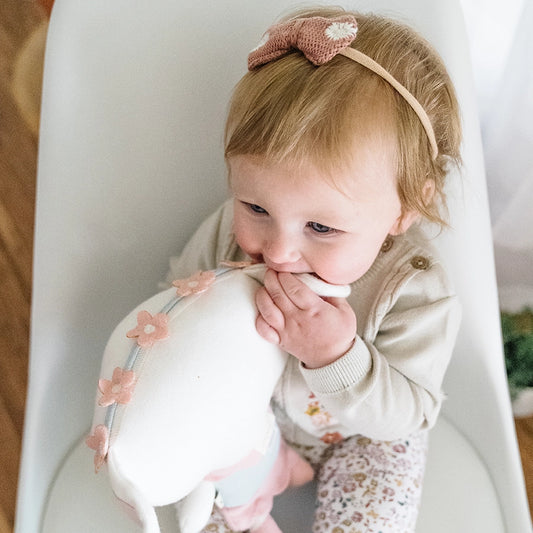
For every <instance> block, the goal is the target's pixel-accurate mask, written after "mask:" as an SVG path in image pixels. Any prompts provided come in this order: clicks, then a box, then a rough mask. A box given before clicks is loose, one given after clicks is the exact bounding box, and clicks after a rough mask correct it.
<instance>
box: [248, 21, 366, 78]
mask: <svg viewBox="0 0 533 533" xmlns="http://www.w3.org/2000/svg"><path fill="white" fill-rule="evenodd" d="M356 35H357V21H356V20H355V17H353V16H352V15H345V16H341V17H336V18H331V19H328V18H323V17H309V18H298V19H293V20H289V21H287V22H281V23H279V24H276V25H274V26H272V27H271V28H270V29H269V30H268V31H267V33H266V34H265V35H264V36H263V40H262V41H261V43H260V44H259V45H258V46H257V47H256V48H254V49H253V50H252V51H251V52H250V55H249V56H248V68H249V70H253V69H254V68H257V67H259V66H261V65H264V64H265V63H268V62H270V61H272V60H274V59H278V58H280V57H282V56H284V55H287V54H288V53H289V52H291V50H294V49H297V50H300V51H301V52H302V53H303V54H304V55H305V57H306V58H307V59H308V60H309V61H311V63H313V64H314V65H322V64H324V63H327V62H328V61H329V60H330V59H332V58H333V57H335V56H336V55H337V54H338V53H339V52H340V51H341V50H344V49H345V48H346V47H348V46H349V45H350V44H351V43H352V41H353V40H354V39H355V36H356Z"/></svg>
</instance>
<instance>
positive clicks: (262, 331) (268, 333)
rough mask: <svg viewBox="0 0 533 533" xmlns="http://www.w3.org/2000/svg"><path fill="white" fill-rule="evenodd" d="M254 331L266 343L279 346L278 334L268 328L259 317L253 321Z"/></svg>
mask: <svg viewBox="0 0 533 533" xmlns="http://www.w3.org/2000/svg"><path fill="white" fill-rule="evenodd" d="M255 329H256V330H257V333H259V335H261V337H263V339H265V340H266V341H267V342H270V343H272V344H279V343H280V341H281V339H280V337H279V335H278V332H277V331H276V330H275V329H274V328H272V327H270V326H269V325H268V324H267V323H266V322H265V320H264V318H263V317H262V316H261V315H259V316H258V317H257V319H256V321H255Z"/></svg>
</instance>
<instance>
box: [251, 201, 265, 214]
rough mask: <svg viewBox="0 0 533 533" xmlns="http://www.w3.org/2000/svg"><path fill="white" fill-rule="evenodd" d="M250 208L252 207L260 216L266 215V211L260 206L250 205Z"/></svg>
mask: <svg viewBox="0 0 533 533" xmlns="http://www.w3.org/2000/svg"><path fill="white" fill-rule="evenodd" d="M248 206H249V207H250V209H251V210H252V211H253V212H254V213H258V214H260V215H264V214H266V210H265V209H263V208H262V207H261V206H260V205H256V204H248Z"/></svg>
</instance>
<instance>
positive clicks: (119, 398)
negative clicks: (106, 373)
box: [98, 367, 135, 407]
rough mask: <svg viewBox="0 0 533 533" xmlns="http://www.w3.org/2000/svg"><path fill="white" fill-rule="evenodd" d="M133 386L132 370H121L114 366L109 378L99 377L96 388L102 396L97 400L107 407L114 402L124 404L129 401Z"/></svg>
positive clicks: (133, 376)
mask: <svg viewBox="0 0 533 533" xmlns="http://www.w3.org/2000/svg"><path fill="white" fill-rule="evenodd" d="M134 387H135V373H134V372H133V370H123V369H122V368H119V367H117V368H115V370H113V376H112V378H111V380H109V379H100V380H99V381H98V388H99V389H100V392H101V393H102V397H101V398H100V401H99V402H98V404H99V405H101V406H102V407H107V406H109V405H112V404H114V403H120V404H126V403H129V402H130V401H131V397H132V394H133V389H134Z"/></svg>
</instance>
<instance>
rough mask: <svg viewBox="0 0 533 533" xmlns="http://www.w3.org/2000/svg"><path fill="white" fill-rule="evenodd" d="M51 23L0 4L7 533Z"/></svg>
mask: <svg viewBox="0 0 533 533" xmlns="http://www.w3.org/2000/svg"><path fill="white" fill-rule="evenodd" d="M43 17H44V15H43V12H42V11H41V10H40V9H39V7H38V6H37V5H36V4H35V3H34V2H33V1H32V0H0V303H1V305H2V312H1V314H0V533H11V532H12V531H13V523H14V514H15V500H16V486H17V476H18V468H19V458H20V449H21V438H22V428H23V416H24V399H25V391H26V385H27V367H28V332H29V315H30V300H31V264H32V263H31V259H32V239H33V213H34V204H35V174H36V157H37V139H36V137H35V135H33V134H32V133H31V131H30V130H29V128H27V127H26V126H25V124H24V122H23V120H22V118H21V116H20V113H19V111H18V109H17V107H16V105H15V102H14V100H13V98H12V96H11V91H10V82H11V79H12V72H13V64H14V61H15V58H16V56H17V53H18V51H19V50H20V47H21V45H22V44H23V42H24V41H25V39H26V38H27V37H28V36H29V35H30V34H31V32H32V31H34V30H35V28H36V27H37V26H38V24H39V23H40V22H41V21H42V20H43ZM517 432H518V436H519V439H520V443H521V451H522V457H523V462H524V464H525V465H526V467H525V475H526V482H527V485H528V492H529V495H530V504H531V503H533V418H531V419H522V420H519V421H517ZM36 533H37V532H36ZM517 533H518V532H517Z"/></svg>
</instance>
